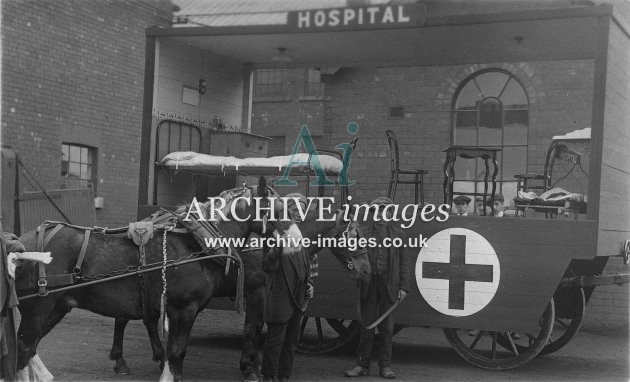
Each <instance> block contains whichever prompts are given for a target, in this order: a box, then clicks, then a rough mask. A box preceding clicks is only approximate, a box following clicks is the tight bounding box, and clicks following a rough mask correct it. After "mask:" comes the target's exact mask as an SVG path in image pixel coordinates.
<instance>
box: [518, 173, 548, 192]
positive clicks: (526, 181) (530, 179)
mask: <svg viewBox="0 0 630 382" xmlns="http://www.w3.org/2000/svg"><path fill="white" fill-rule="evenodd" d="M514 178H515V179H516V190H517V191H531V190H534V191H535V192H537V193H543V192H545V191H547V186H546V183H547V182H545V181H544V180H545V176H544V175H540V174H517V175H514ZM534 182H537V184H536V183H534Z"/></svg>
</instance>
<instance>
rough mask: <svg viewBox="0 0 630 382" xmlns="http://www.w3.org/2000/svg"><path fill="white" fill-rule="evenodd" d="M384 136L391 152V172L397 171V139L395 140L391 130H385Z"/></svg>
mask: <svg viewBox="0 0 630 382" xmlns="http://www.w3.org/2000/svg"><path fill="white" fill-rule="evenodd" d="M385 134H386V135H387V143H389V149H390V151H391V163H392V171H398V163H399V158H398V139H396V134H394V132H393V131H391V130H385Z"/></svg>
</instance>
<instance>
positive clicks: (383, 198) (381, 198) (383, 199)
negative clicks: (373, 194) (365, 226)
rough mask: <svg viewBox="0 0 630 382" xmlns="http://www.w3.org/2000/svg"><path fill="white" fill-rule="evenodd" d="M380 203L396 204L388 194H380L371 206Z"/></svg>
mask: <svg viewBox="0 0 630 382" xmlns="http://www.w3.org/2000/svg"><path fill="white" fill-rule="evenodd" d="M379 204H394V201H393V200H391V199H390V198H388V197H387V196H379V197H378V198H376V199H374V200H372V201H371V202H370V205H371V206H374V205H379Z"/></svg>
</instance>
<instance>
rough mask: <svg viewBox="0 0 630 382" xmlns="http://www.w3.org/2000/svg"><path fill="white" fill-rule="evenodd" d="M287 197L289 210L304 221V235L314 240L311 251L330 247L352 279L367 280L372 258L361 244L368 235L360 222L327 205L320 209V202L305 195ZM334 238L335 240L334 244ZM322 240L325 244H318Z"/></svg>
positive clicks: (298, 219) (295, 218)
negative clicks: (328, 207)
mask: <svg viewBox="0 0 630 382" xmlns="http://www.w3.org/2000/svg"><path fill="white" fill-rule="evenodd" d="M285 197H286V198H287V199H288V201H287V206H288V208H289V212H291V214H292V216H293V218H294V220H296V221H299V222H300V223H299V226H300V229H301V230H302V235H304V237H305V238H309V239H310V240H311V245H310V246H309V247H308V248H307V250H308V251H309V252H317V251H319V250H321V248H323V247H325V248H328V249H329V250H330V252H331V253H332V254H333V255H334V256H335V257H336V258H337V260H339V262H340V263H341V264H342V265H343V266H344V268H345V269H346V270H347V271H349V272H350V277H351V278H353V279H357V280H365V281H367V279H368V278H369V276H370V272H371V268H370V260H369V257H368V254H367V249H366V248H365V247H364V246H360V245H359V244H361V243H360V239H361V238H363V237H364V235H363V234H362V231H361V228H360V227H359V224H357V223H356V222H352V221H345V222H344V221H342V220H343V216H342V213H341V212H336V213H335V212H328V209H327V208H324V209H320V208H319V206H318V205H317V204H316V203H311V201H309V200H307V199H306V198H305V197H304V195H301V194H298V193H293V194H289V195H286V196H285ZM320 214H321V216H320ZM322 239H323V240H322ZM318 240H319V241H318ZM333 241H334V243H331V242H333ZM318 242H319V243H320V244H321V245H318Z"/></svg>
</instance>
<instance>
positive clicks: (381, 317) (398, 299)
mask: <svg viewBox="0 0 630 382" xmlns="http://www.w3.org/2000/svg"><path fill="white" fill-rule="evenodd" d="M401 302H402V299H401V298H400V297H398V298H397V299H396V302H395V303H394V304H393V305H392V306H390V307H389V309H387V310H386V311H385V313H383V314H381V315H380V317H378V318H377V319H376V321H374V322H373V323H371V324H370V325H367V326H366V325H365V324H364V323H363V315H362V314H361V297H360V296H359V301H358V302H357V317H359V322H360V323H361V326H363V328H365V329H368V330H370V329H374V328H375V327H377V326H378V324H380V323H381V322H382V321H383V320H384V319H385V318H387V316H389V315H390V314H391V313H392V312H393V311H394V309H396V307H398V305H400V303H401Z"/></svg>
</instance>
